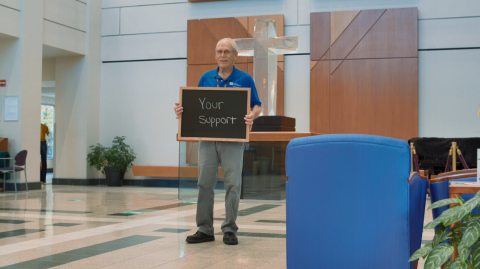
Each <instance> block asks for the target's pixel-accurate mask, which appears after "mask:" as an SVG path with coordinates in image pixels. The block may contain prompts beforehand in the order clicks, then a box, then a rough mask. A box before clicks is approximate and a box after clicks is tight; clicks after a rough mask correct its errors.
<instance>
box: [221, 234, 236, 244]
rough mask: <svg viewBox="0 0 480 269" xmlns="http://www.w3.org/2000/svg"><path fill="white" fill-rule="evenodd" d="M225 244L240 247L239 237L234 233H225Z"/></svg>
mask: <svg viewBox="0 0 480 269" xmlns="http://www.w3.org/2000/svg"><path fill="white" fill-rule="evenodd" d="M223 243H225V245H238V239H237V236H236V235H235V234H234V233H233V232H225V233H224V234H223Z"/></svg>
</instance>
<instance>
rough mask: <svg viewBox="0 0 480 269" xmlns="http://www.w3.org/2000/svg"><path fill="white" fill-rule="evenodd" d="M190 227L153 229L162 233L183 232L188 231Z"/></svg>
mask: <svg viewBox="0 0 480 269" xmlns="http://www.w3.org/2000/svg"><path fill="white" fill-rule="evenodd" d="M188 231H190V229H175V228H162V229H158V230H155V232H162V233H178V234H179V233H184V232H188Z"/></svg>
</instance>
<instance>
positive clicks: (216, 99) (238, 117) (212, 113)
mask: <svg viewBox="0 0 480 269" xmlns="http://www.w3.org/2000/svg"><path fill="white" fill-rule="evenodd" d="M180 103H181V104H182V106H183V113H182V117H181V118H180V120H179V124H178V125H179V130H178V137H177V139H178V140H181V141H202V140H206V141H235V142H248V134H249V130H248V128H247V125H246V124H245V120H244V117H245V115H247V114H248V113H249V112H250V89H249V88H204V87H182V88H180Z"/></svg>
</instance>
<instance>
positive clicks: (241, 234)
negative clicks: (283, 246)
mask: <svg viewBox="0 0 480 269" xmlns="http://www.w3.org/2000/svg"><path fill="white" fill-rule="evenodd" d="M237 235H238V236H250V237H265V238H287V235H286V234H272V233H248V232H238V233H237Z"/></svg>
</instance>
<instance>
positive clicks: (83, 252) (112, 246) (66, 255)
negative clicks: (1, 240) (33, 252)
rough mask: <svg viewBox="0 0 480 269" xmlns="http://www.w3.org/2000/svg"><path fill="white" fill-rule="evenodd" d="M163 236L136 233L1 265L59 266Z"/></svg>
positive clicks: (28, 268)
mask: <svg viewBox="0 0 480 269" xmlns="http://www.w3.org/2000/svg"><path fill="white" fill-rule="evenodd" d="M160 238H162V237H159V236H143V235H134V236H129V237H125V238H120V239H116V240H113V241H109V242H104V243H100V244H96V245H92V246H88V247H83V248H79V249H74V250H70V251H66V252H62V253H58V254H54V255H51V256H46V257H41V258H38V259H33V260H30V261H26V262H21V263H17V264H12V265H9V266H5V267H1V268H9V269H10V268H22V269H23V268H25V269H30V268H36V269H37V268H49V267H53V266H58V265H62V264H66V263H69V262H73V261H77V260H81V259H84V258H88V257H92V256H95V255H100V254H104V253H107V252H110V251H114V250H118V249H122V248H127V247H131V246H135V245H139V244H142V243H146V242H149V241H153V240H157V239H160Z"/></svg>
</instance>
